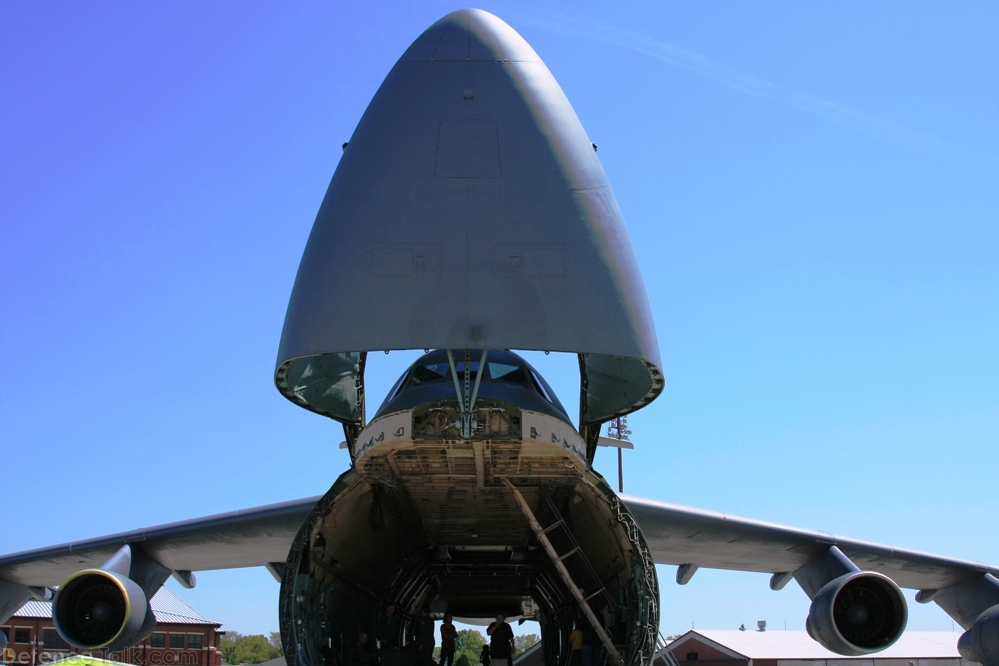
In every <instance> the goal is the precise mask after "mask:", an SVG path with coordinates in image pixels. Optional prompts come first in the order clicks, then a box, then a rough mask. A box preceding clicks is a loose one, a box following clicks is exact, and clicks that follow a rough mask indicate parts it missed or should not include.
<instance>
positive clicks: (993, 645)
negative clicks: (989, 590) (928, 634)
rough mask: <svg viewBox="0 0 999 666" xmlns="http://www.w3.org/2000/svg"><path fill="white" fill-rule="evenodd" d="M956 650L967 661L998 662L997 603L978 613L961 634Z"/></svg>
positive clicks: (998, 609) (998, 613) (998, 617)
mask: <svg viewBox="0 0 999 666" xmlns="http://www.w3.org/2000/svg"><path fill="white" fill-rule="evenodd" d="M957 650H958V652H960V653H961V656H962V657H964V659H965V660H967V661H974V662H977V663H979V664H997V663H999V605H996V606H993V607H991V608H989V609H988V610H987V611H985V612H984V613H982V614H981V615H979V616H978V619H977V620H975V622H974V624H972V625H971V628H970V629H968V630H967V631H966V632H964V633H963V634H961V637H960V638H959V639H957Z"/></svg>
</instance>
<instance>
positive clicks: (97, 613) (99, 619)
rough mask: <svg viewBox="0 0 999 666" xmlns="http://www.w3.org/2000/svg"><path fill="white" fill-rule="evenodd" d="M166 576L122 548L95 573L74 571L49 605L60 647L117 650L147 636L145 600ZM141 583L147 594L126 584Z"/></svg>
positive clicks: (152, 619) (152, 624) (150, 620)
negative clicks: (71, 646) (63, 642)
mask: <svg viewBox="0 0 999 666" xmlns="http://www.w3.org/2000/svg"><path fill="white" fill-rule="evenodd" d="M167 575H169V570H167V569H165V568H163V567H161V566H159V565H158V564H155V563H153V562H152V561H150V560H149V559H148V558H146V557H144V556H143V555H142V553H139V552H133V551H132V549H131V547H130V546H128V545H125V546H122V547H121V549H120V550H119V551H118V552H117V553H115V554H114V555H113V556H112V557H111V558H110V559H109V560H108V561H107V562H105V563H104V565H103V566H101V568H99V569H84V570H83V571H78V572H76V573H75V574H73V575H72V576H70V577H69V578H68V579H66V582H65V583H63V584H62V586H61V587H60V588H59V591H58V592H57V593H56V596H55V599H54V600H53V602H52V620H53V622H54V623H55V626H56V629H57V630H58V631H59V633H60V634H61V635H62V637H63V638H64V639H66V642H67V643H69V644H71V645H74V646H76V647H78V648H81V649H85V650H96V649H107V650H118V649H121V648H125V647H129V646H131V645H135V644H136V643H138V642H139V641H141V640H142V639H143V638H145V637H147V636H149V635H150V634H152V632H153V629H155V628H156V616H155V615H153V611H152V609H151V608H150V607H149V602H148V596H151V594H152V593H153V592H155V590H157V589H159V586H160V585H162V584H163V581H164V580H165V578H166V576H167ZM133 576H137V577H138V578H139V579H140V580H143V581H146V583H147V585H148V587H146V589H147V590H149V594H148V595H147V592H146V591H144V589H143V586H141V585H139V583H136V582H135V580H133V579H132V577H133Z"/></svg>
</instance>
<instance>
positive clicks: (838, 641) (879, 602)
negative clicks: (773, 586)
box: [805, 571, 909, 656]
mask: <svg viewBox="0 0 999 666" xmlns="http://www.w3.org/2000/svg"><path fill="white" fill-rule="evenodd" d="M908 617H909V612H908V608H907V607H906V604H905V598H904V597H903V596H902V591H901V590H900V589H899V588H898V586H897V585H896V584H895V583H894V582H893V581H892V580H891V579H890V578H888V577H887V576H885V575H883V574H879V573H876V572H873V571H855V572H852V573H848V574H844V575H842V576H840V577H838V578H835V579H833V580H831V581H829V582H828V583H826V584H825V585H824V586H823V587H822V589H820V590H819V592H818V593H817V594H816V595H815V597H814V598H813V599H812V605H811V607H810V608H809V611H808V620H807V621H806V623H805V628H806V629H807V630H808V634H809V635H810V636H811V637H812V638H813V639H814V640H816V641H817V642H819V643H820V644H821V645H822V646H823V647H825V648H826V649H828V650H831V651H832V652H836V653H837V654H842V655H847V656H861V655H865V654H871V653H872V652H878V651H880V650H884V649H885V648H887V647H888V646H890V645H891V644H892V643H894V642H895V641H896V640H898V638H899V636H901V635H902V632H903V631H904V630H905V624H906V621H907V620H908Z"/></svg>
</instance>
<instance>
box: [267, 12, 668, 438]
mask: <svg viewBox="0 0 999 666" xmlns="http://www.w3.org/2000/svg"><path fill="white" fill-rule="evenodd" d="M597 322H599V324H597ZM467 348H478V349H483V348H485V349H528V350H542V351H560V352H571V353H577V354H581V355H583V362H582V363H581V369H582V372H583V375H584V391H583V395H582V396H581V400H582V404H581V405H580V407H581V421H582V423H584V424H599V423H601V422H604V421H606V420H608V419H610V418H612V417H614V416H617V415H620V414H624V413H627V412H631V411H634V410H635V409H638V408H639V407H641V406H643V405H645V404H647V403H648V402H650V401H651V400H653V399H654V398H655V397H656V396H657V395H659V393H660V392H661V391H662V388H663V378H662V372H661V370H660V368H661V364H660V360H659V348H658V345H657V342H656V334H655V329H654V326H653V323H652V316H651V313H650V311H649V304H648V299H647V297H646V294H645V286H644V284H643V282H642V277H641V275H640V274H639V271H638V266H637V263H636V259H635V254H634V251H633V250H632V246H631V241H630V239H629V237H628V233H627V230H626V229H625V226H624V221H623V220H622V217H621V211H620V210H619V209H618V206H617V202H616V201H615V199H614V194H613V193H612V192H611V189H610V186H609V185H608V183H607V179H606V177H605V176H604V172H603V168H602V167H601V166H600V162H599V160H598V159H597V156H596V153H595V151H594V150H593V147H592V144H591V142H590V140H589V138H588V137H587V136H586V132H585V131H584V130H583V127H582V125H581V124H580V122H579V119H578V118H577V117H576V113H575V112H574V111H573V109H572V106H570V104H569V101H568V100H567V99H566V97H565V94H564V93H563V92H562V89H561V88H560V87H559V85H558V83H556V81H555V79H554V77H553V76H552V74H551V72H549V71H548V68H547V67H546V66H545V64H544V63H543V62H542V61H541V59H540V58H539V57H538V55H537V54H536V53H535V52H534V50H533V49H532V48H531V47H530V46H529V45H528V44H527V42H525V41H524V39H523V38H522V37H521V36H520V35H518V34H517V33H516V32H515V31H514V30H513V29H512V28H510V26H508V25H507V24H506V23H504V22H503V21H501V20H500V19H498V18H497V17H495V16H493V15H492V14H489V13H487V12H484V11H481V10H474V9H473V10H461V11H458V12H454V13H452V14H449V15H447V16H445V17H444V18H443V19H441V20H440V21H438V22H437V23H435V24H434V25H433V26H431V27H430V28H429V29H428V30H427V31H426V32H424V33H423V34H422V35H421V36H420V37H419V38H417V40H416V41H415V42H413V44H412V46H410V47H409V49H408V50H407V51H406V52H405V53H404V54H403V56H402V57H401V58H400V59H399V61H398V62H397V63H396V64H395V66H394V67H393V68H392V71H391V72H389V74H388V76H387V77H386V78H385V81H384V83H382V85H381V87H380V88H379V89H378V92H377V93H376V94H375V96H374V98H373V99H372V100H371V103H370V104H369V105H368V108H367V110H366V111H365V112H364V115H363V117H362V118H361V121H360V123H359V124H358V126H357V129H356V130H355V131H354V134H353V136H352V137H351V139H350V142H349V144H348V145H347V147H346V149H345V151H344V153H343V157H342V158H341V161H340V164H339V166H338V167H337V170H336V173H335V174H334V175H333V179H332V182H331V183H330V186H329V189H328V191H327V193H326V197H325V199H324V201H323V203H322V207H321V208H320V210H319V214H318V215H317V217H316V221H315V224H314V226H313V229H312V235H311V236H310V238H309V242H308V246H307V247H306V249H305V254H304V256H303V257H302V263H301V266H300V268H299V271H298V277H297V279H296V281H295V287H294V291H293V293H292V297H291V302H290V304H289V306H288V314H287V318H286V319H285V325H284V332H283V335H282V338H281V346H280V351H279V353H278V359H277V372H276V382H277V385H278V387H279V388H280V390H281V392H282V393H283V394H284V395H285V396H286V397H288V398H289V399H290V400H292V401H294V402H296V403H297V404H300V405H303V406H305V407H307V408H308V409H312V410H314V411H317V412H320V413H322V414H325V415H327V416H330V417H333V418H335V419H337V420H339V421H343V422H345V423H353V424H360V423H362V422H363V421H364V414H363V399H362V398H363V396H362V395H361V394H362V393H363V381H364V380H363V372H364V369H363V355H362V352H365V351H371V350H388V349H467Z"/></svg>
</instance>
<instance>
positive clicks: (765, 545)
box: [0, 495, 999, 590]
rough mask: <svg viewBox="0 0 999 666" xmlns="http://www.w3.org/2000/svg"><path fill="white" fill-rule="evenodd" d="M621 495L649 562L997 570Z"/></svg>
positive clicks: (917, 575) (921, 571) (897, 571)
mask: <svg viewBox="0 0 999 666" xmlns="http://www.w3.org/2000/svg"><path fill="white" fill-rule="evenodd" d="M621 499H622V500H624V502H625V504H627V506H628V508H629V509H630V510H631V512H632V514H633V515H634V516H635V519H636V520H637V521H638V524H639V525H640V526H641V528H642V532H644V533H645V539H646V541H647V543H648V545H649V550H650V551H651V552H652V557H653V559H654V560H655V562H656V564H675V565H684V564H691V565H694V566H696V567H705V568H710V569H731V570H735V571H757V572H761V573H783V572H793V571H795V570H797V569H799V568H801V567H802V566H804V565H805V564H806V563H808V561H809V560H811V559H812V558H813V557H814V556H816V555H817V554H819V553H820V552H822V551H824V550H826V549H828V548H829V547H830V546H836V547H838V548H839V549H840V550H841V551H842V552H843V553H844V554H845V555H846V556H847V557H848V558H850V559H851V560H852V561H853V562H854V563H855V564H856V565H857V566H858V567H860V568H861V569H865V570H870V571H877V572H879V573H883V574H884V575H886V576H888V577H889V578H891V579H892V580H894V581H895V582H896V583H897V584H898V585H899V587H907V588H913V589H922V590H929V589H934V590H936V589H944V588H947V587H951V586H953V585H956V584H958V583H962V582H965V581H968V580H972V579H974V578H977V577H980V576H981V575H982V574H986V573H991V574H993V575H999V567H995V566H990V565H987V564H982V563H980V562H973V561H971V560H962V559H957V558H953V557H942V556H940V555H931V554H929V553H923V552H920V551H916V550H908V549H905V548H896V547H895V546H890V545H886V544H881V543H873V542H870V541H862V540H860V539H851V538H848V537H842V536H837V535H834V534H829V533H828V532H821V531H817V530H805V529H801V528H798V527H789V526H787V525H778V524H776V523H768V522H764V521H761V520H754V519H752V518H741V517H739V516H732V515H729V514H726V513H719V512H716V511H707V510H704V509H696V508H693V507H689V506H681V505H679V504H668V503H666V502H657V501H655V500H649V499H643V498H640V497H630V496H626V495H624V496H622V497H621ZM0 575H2V574H0Z"/></svg>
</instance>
